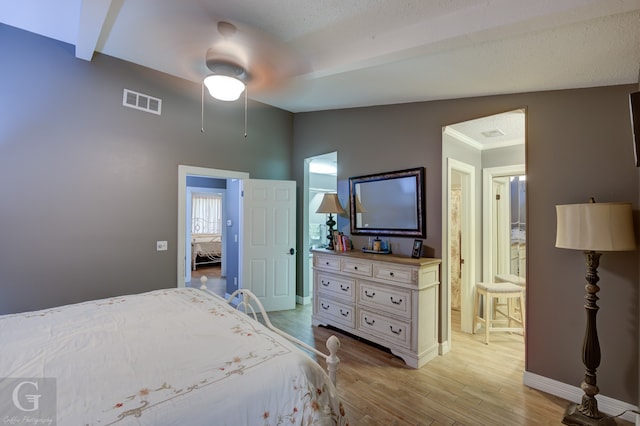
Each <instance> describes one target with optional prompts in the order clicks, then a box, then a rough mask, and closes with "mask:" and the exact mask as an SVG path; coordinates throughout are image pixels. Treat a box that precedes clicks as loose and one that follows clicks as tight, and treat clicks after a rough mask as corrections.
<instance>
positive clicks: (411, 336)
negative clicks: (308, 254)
mask: <svg viewBox="0 0 640 426" xmlns="http://www.w3.org/2000/svg"><path fill="white" fill-rule="evenodd" d="M312 253H313V325H315V326H317V325H331V326H333V327H336V328H339V329H341V330H344V331H346V332H348V333H351V334H354V335H356V336H359V337H362V338H364V339H366V340H369V341H371V342H375V343H377V344H379V345H381V346H384V347H387V348H389V349H390V350H391V352H392V353H393V354H395V355H397V356H399V357H400V358H402V359H403V360H404V361H405V362H406V363H407V365H409V366H410V367H413V368H420V367H422V366H423V365H424V364H426V363H427V362H428V361H429V360H431V359H433V358H435V357H436V356H437V355H438V319H439V315H438V293H439V287H440V259H431V258H421V259H412V258H410V257H400V256H395V255H391V254H370V253H362V252H357V251H353V252H342V253H341V252H333V251H329V250H321V249H319V250H313V251H312Z"/></svg>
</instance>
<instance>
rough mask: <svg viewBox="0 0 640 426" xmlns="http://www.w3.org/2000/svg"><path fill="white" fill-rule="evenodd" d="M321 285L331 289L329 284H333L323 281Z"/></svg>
mask: <svg viewBox="0 0 640 426" xmlns="http://www.w3.org/2000/svg"><path fill="white" fill-rule="evenodd" d="M320 284H322V285H323V286H325V287H329V284H331V281H325V280H322V281H320Z"/></svg>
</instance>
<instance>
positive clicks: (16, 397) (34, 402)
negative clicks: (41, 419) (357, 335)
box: [12, 381, 42, 411]
mask: <svg viewBox="0 0 640 426" xmlns="http://www.w3.org/2000/svg"><path fill="white" fill-rule="evenodd" d="M25 385H32V386H33V387H34V388H36V390H38V382H28V381H24V382H20V383H18V385H17V386H16V387H15V388H14V389H13V395H12V397H13V404H14V405H15V406H16V408H17V409H18V410H21V411H36V410H37V409H38V408H39V405H38V402H39V400H40V398H41V397H42V395H40V394H35V395H25V396H24V397H25V399H26V400H27V402H30V403H31V408H25V407H24V405H22V403H21V402H20V398H19V396H20V395H19V393H20V389H21V388H22V387H23V386H25Z"/></svg>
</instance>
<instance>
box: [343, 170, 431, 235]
mask: <svg viewBox="0 0 640 426" xmlns="http://www.w3.org/2000/svg"><path fill="white" fill-rule="evenodd" d="M424 175H425V170H424V167H418V168H414V169H407V170H400V171H396V172H388V173H379V174H375V175H367V176H358V177H352V178H349V218H350V222H351V233H352V234H353V235H390V236H393V235H397V236H404V237H420V238H425V237H426V220H425V215H424Z"/></svg>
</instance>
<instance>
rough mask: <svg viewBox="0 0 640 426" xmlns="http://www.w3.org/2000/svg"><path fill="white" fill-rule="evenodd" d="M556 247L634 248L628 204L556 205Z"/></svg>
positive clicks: (629, 206) (595, 249) (629, 205)
mask: <svg viewBox="0 0 640 426" xmlns="http://www.w3.org/2000/svg"><path fill="white" fill-rule="evenodd" d="M556 215H557V231H556V247H559V248H567V249H574V250H585V251H625V250H634V249H635V248H636V243H635V236H634V233H633V217H632V213H631V203H585V204H564V205H559V206H556Z"/></svg>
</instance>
